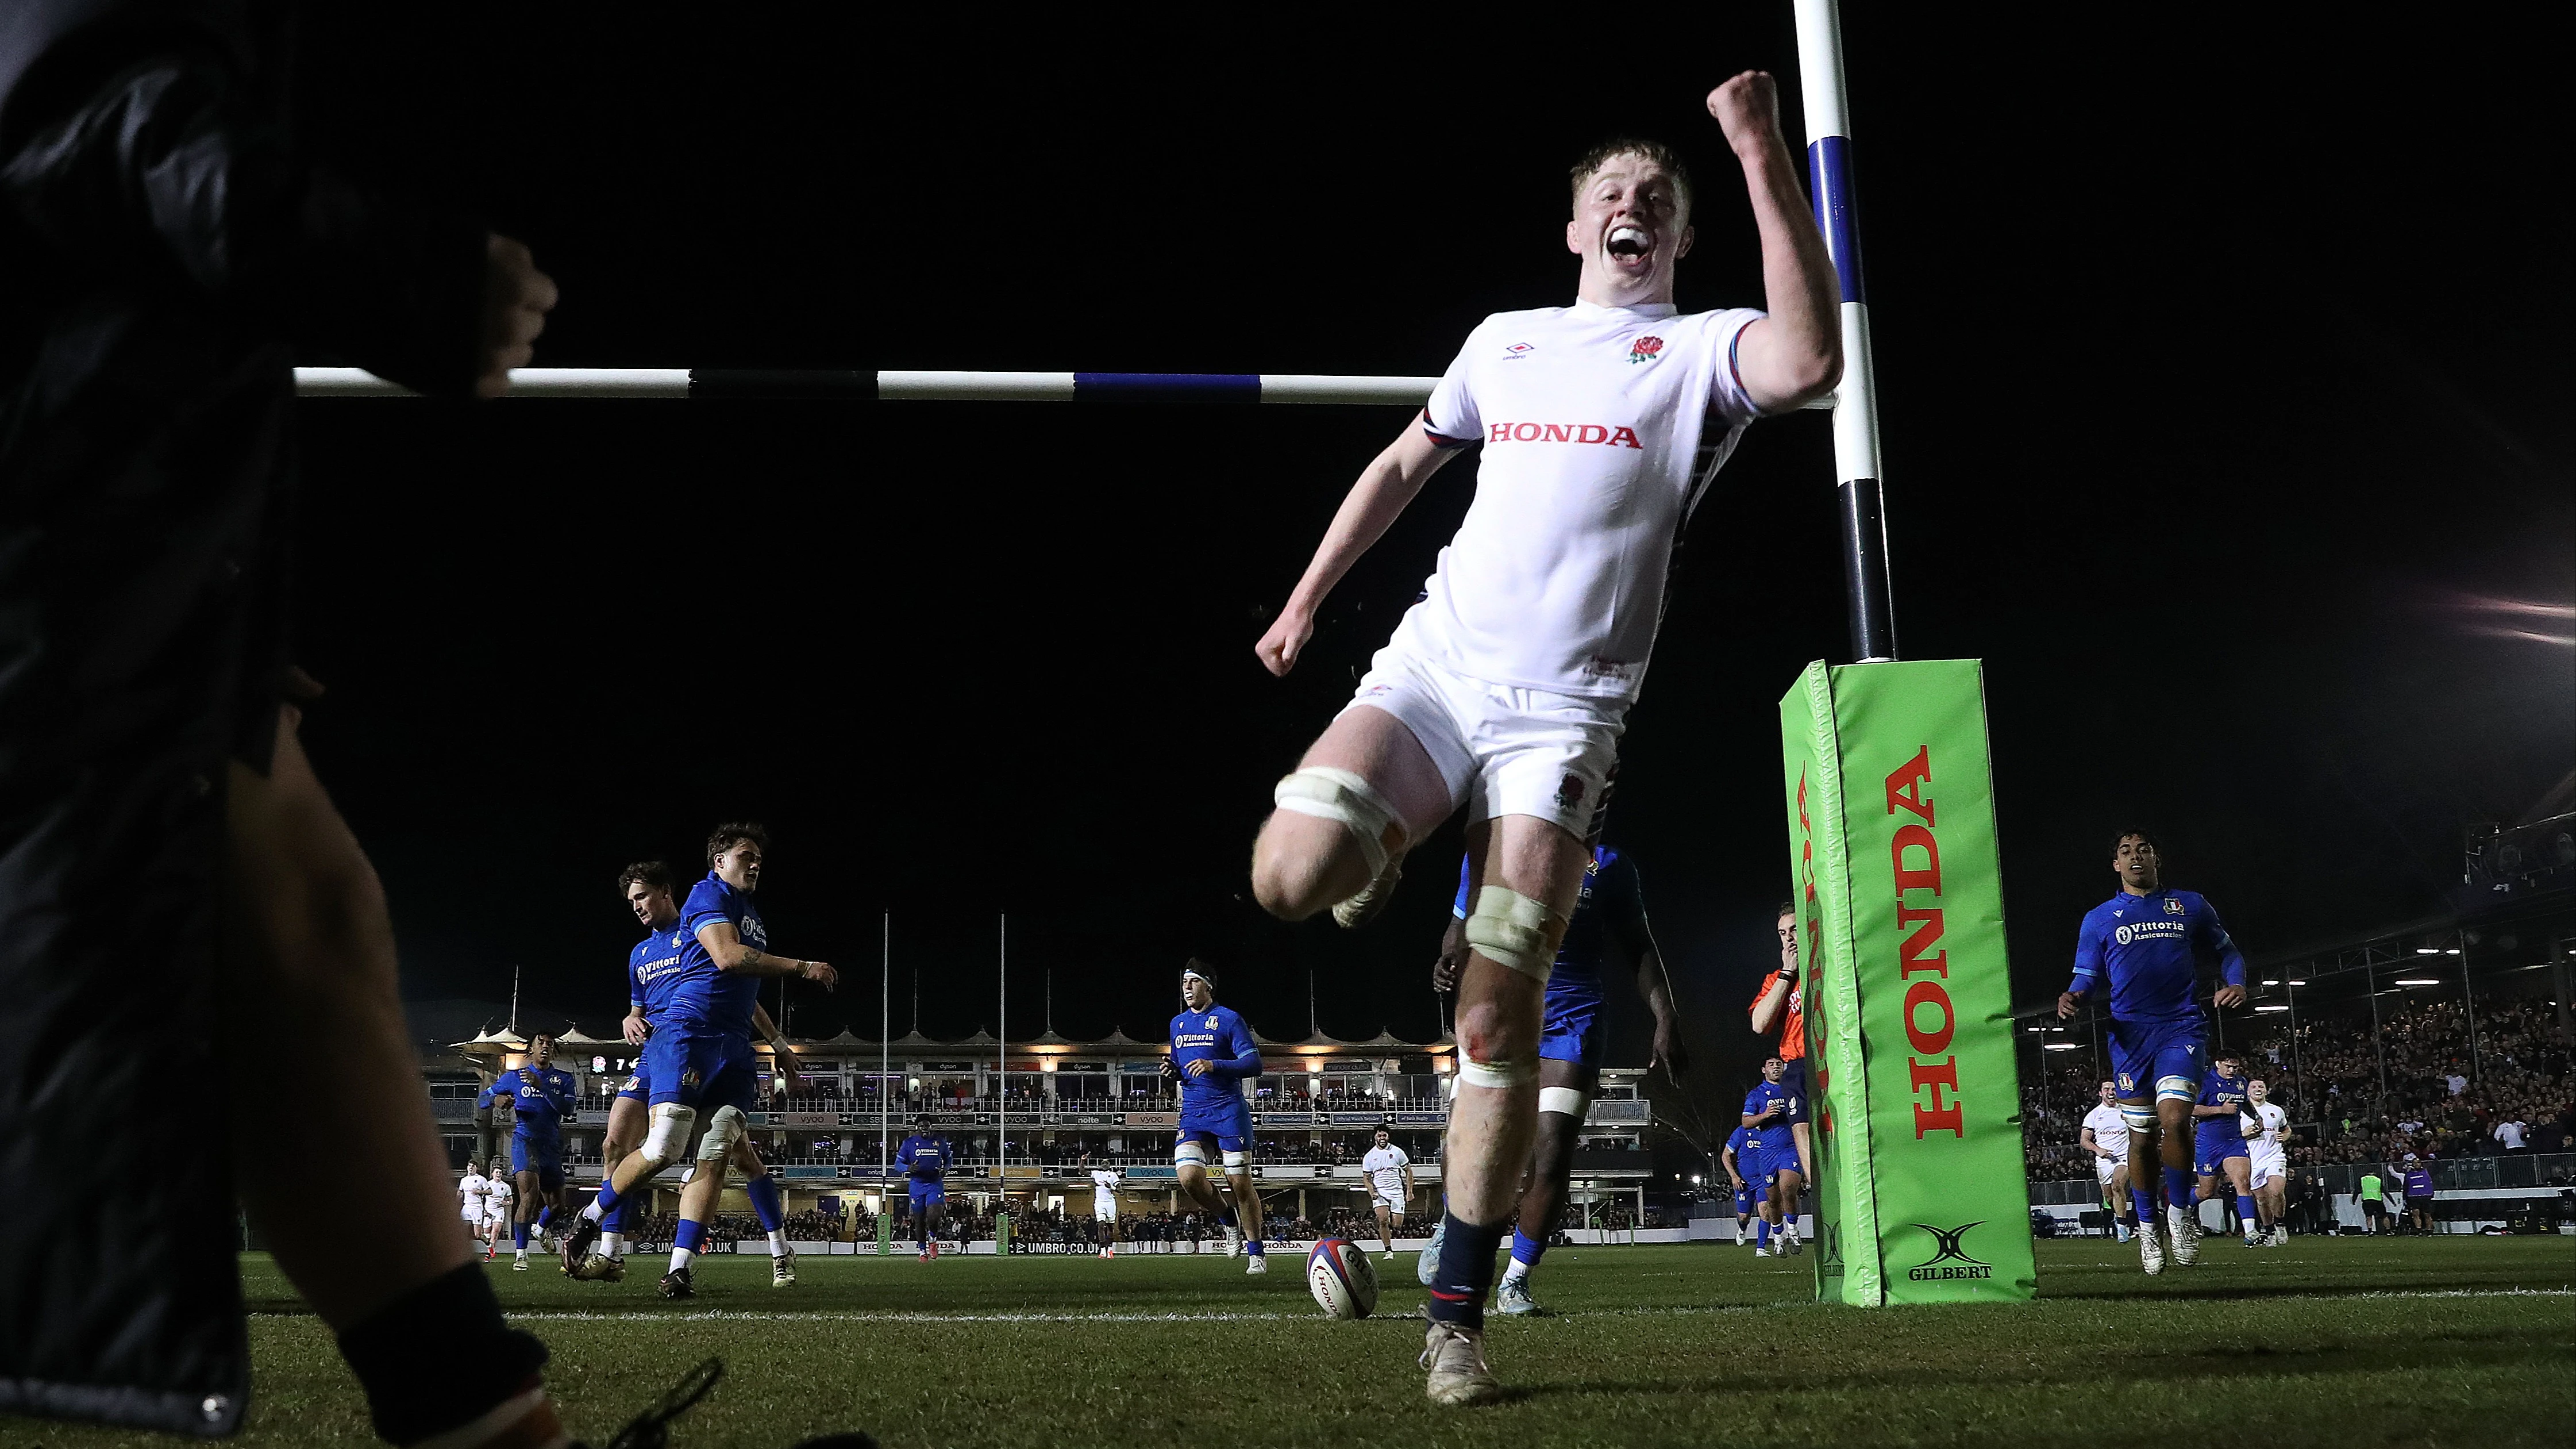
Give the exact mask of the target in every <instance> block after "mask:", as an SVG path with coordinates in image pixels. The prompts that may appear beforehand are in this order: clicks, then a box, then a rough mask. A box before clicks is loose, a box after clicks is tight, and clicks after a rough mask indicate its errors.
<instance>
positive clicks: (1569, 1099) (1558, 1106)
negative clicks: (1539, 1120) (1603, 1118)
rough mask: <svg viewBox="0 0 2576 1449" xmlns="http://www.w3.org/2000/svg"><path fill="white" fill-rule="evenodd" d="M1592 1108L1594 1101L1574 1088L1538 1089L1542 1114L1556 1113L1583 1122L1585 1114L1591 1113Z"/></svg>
mask: <svg viewBox="0 0 2576 1449" xmlns="http://www.w3.org/2000/svg"><path fill="white" fill-rule="evenodd" d="M1591 1107H1592V1099H1591V1098H1590V1097H1589V1096H1586V1095H1585V1094H1583V1093H1582V1092H1579V1091H1576V1090H1575V1089H1574V1088H1572V1087H1541V1088H1539V1089H1538V1109H1539V1110H1540V1111H1542V1112H1555V1113H1558V1114H1560V1115H1563V1116H1567V1117H1571V1118H1573V1119H1574V1120H1575V1121H1577V1122H1580V1121H1582V1120H1583V1114H1584V1113H1585V1112H1587V1111H1590V1110H1591Z"/></svg>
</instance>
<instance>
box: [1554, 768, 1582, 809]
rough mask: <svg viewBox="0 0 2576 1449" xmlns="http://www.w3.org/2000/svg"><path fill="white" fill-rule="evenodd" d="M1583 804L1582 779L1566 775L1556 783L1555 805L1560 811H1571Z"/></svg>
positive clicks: (1577, 776) (1578, 776)
mask: <svg viewBox="0 0 2576 1449" xmlns="http://www.w3.org/2000/svg"><path fill="white" fill-rule="evenodd" d="M1582 803H1583V777H1582V776H1581V775H1568V776H1566V777H1565V778H1564V779H1563V780H1561V781H1559V782H1558V783H1557V787H1556V804H1557V808H1558V809H1560V810H1572V809H1574V808H1575V807H1576V806H1578V805H1581V804H1582Z"/></svg>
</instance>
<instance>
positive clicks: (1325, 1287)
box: [1306, 1238, 1377, 1318]
mask: <svg viewBox="0 0 2576 1449" xmlns="http://www.w3.org/2000/svg"><path fill="white" fill-rule="evenodd" d="M1306 1289H1307V1291H1308V1292H1311V1293H1313V1294H1314V1295H1315V1302H1316V1304H1317V1305H1318V1306H1320V1307H1321V1308H1322V1309H1323V1310H1324V1314H1325V1316H1326V1317H1329V1318H1366V1317H1368V1316H1369V1314H1370V1312H1371V1311H1372V1310H1374V1309H1375V1308H1376V1307H1377V1269H1376V1268H1374V1267H1372V1266H1370V1264H1369V1255H1368V1250H1367V1249H1365V1248H1362V1247H1361V1246H1360V1245H1359V1244H1357V1243H1354V1242H1352V1241H1351V1240H1350V1239H1348V1238H1326V1239H1324V1240H1323V1241H1322V1242H1320V1243H1317V1244H1316V1245H1315V1246H1314V1249H1313V1251H1311V1252H1309V1253H1307V1254H1306Z"/></svg>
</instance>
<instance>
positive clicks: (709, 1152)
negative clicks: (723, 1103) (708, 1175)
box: [698, 1107, 751, 1162]
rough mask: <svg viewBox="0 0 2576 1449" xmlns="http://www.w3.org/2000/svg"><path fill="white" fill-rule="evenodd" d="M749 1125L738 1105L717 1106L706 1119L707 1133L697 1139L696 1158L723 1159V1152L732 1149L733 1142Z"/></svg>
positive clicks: (711, 1160) (700, 1159) (703, 1159)
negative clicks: (713, 1113)
mask: <svg viewBox="0 0 2576 1449" xmlns="http://www.w3.org/2000/svg"><path fill="white" fill-rule="evenodd" d="M750 1125H751V1124H749V1123H748V1122H745V1121H744V1120H743V1116H742V1109H741V1108H740V1107H718V1108H717V1109H716V1114H715V1115H714V1116H713V1117H710V1118H708V1119H707V1135H706V1136H704V1137H702V1138H700V1139H698V1160H699V1161H700V1162H722V1161H724V1159H725V1154H726V1153H728V1152H731V1151H733V1145H734V1143H736V1142H738V1141H740V1140H741V1138H742V1134H743V1132H744V1130H745V1129H746V1128H748V1127H749V1126H750Z"/></svg>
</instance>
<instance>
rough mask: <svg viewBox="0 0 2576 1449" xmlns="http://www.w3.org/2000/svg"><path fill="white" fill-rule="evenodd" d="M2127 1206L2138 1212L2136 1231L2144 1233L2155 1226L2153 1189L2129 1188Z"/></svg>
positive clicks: (2154, 1196)
mask: <svg viewBox="0 0 2576 1449" xmlns="http://www.w3.org/2000/svg"><path fill="white" fill-rule="evenodd" d="M2129 1206H2131V1207H2133V1208H2136V1209H2137V1210H2138V1231H2140V1232H2145V1231H2147V1230H2148V1229H2150V1228H2153V1227H2154V1226H2155V1225H2156V1194H2155V1189H2153V1188H2146V1187H2133V1188H2130V1189H2129Z"/></svg>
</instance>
